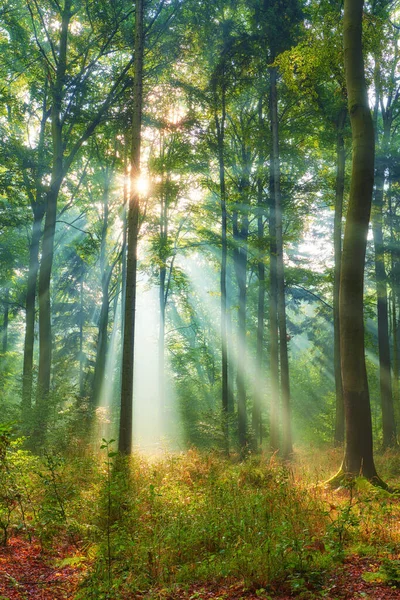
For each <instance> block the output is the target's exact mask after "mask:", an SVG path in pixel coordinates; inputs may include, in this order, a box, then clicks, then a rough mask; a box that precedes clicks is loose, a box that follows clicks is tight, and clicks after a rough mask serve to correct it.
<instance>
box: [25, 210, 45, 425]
mask: <svg viewBox="0 0 400 600" xmlns="http://www.w3.org/2000/svg"><path fill="white" fill-rule="evenodd" d="M42 221H43V211H41V210H39V211H37V210H36V209H34V213H33V225H32V238H31V242H30V245H29V268H28V282H27V288H26V302H25V308H26V320H25V323H26V324H25V340H24V366H23V373H22V404H21V409H22V420H23V422H24V423H25V425H28V424H29V422H30V411H31V407H32V388H33V351H34V345H35V304H36V286H37V276H38V272H39V246H40V237H41V233H42V232H41V229H42Z"/></svg>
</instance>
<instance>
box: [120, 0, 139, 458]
mask: <svg viewBox="0 0 400 600" xmlns="http://www.w3.org/2000/svg"><path fill="white" fill-rule="evenodd" d="M143 5H144V2H143V0H137V1H136V11H135V60H134V79H133V115H132V151H131V190H130V199H129V207H128V220H127V229H128V248H127V265H126V292H125V320H124V340H123V350H122V385H121V412H120V422H119V443H118V449H119V451H120V452H121V453H122V454H130V453H131V452H132V422H133V364H134V344H135V311H136V271H137V245H138V233H139V210H140V207H139V200H140V195H139V191H138V189H137V181H138V178H139V176H140V147H141V128H142V105H143V55H144V28H143V16H144V15H143V10H144V9H143Z"/></svg>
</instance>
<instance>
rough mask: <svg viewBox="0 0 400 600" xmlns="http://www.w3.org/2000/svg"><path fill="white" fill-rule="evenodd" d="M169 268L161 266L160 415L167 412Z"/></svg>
mask: <svg viewBox="0 0 400 600" xmlns="http://www.w3.org/2000/svg"><path fill="white" fill-rule="evenodd" d="M166 276H167V269H166V266H165V264H164V265H163V266H162V267H161V268H160V289H159V306H160V327H159V333H158V376H159V384H158V385H159V390H160V391H159V394H160V407H159V410H160V417H161V416H162V415H163V414H164V413H165V409H166V406H165V397H166V395H165V309H166V303H165V280H166Z"/></svg>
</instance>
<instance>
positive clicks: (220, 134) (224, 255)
mask: <svg viewBox="0 0 400 600" xmlns="http://www.w3.org/2000/svg"><path fill="white" fill-rule="evenodd" d="M221 104H222V114H221V118H220V119H219V118H218V115H217V113H216V114H215V124H216V129H217V141H218V165H219V191H220V206H221V270H220V292H221V360H222V372H221V384H222V389H221V400H222V404H221V407H222V430H223V434H224V438H225V450H226V452H227V453H228V452H229V428H228V427H229V425H228V411H229V377H228V333H227V295H226V277H227V270H226V267H227V259H228V243H227V227H228V219H227V207H226V186H225V158H224V142H225V119H226V110H225V87H224V85H222V99H221Z"/></svg>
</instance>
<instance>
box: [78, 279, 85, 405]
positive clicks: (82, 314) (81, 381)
mask: <svg viewBox="0 0 400 600" xmlns="http://www.w3.org/2000/svg"><path fill="white" fill-rule="evenodd" d="M79 304H80V307H79V311H80V315H79V398H80V399H82V398H83V397H84V395H85V386H84V377H83V366H84V362H85V361H84V356H83V326H84V323H85V311H84V304H83V275H82V277H81V280H80V282H79Z"/></svg>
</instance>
